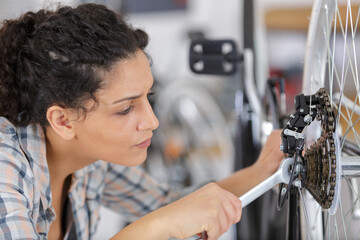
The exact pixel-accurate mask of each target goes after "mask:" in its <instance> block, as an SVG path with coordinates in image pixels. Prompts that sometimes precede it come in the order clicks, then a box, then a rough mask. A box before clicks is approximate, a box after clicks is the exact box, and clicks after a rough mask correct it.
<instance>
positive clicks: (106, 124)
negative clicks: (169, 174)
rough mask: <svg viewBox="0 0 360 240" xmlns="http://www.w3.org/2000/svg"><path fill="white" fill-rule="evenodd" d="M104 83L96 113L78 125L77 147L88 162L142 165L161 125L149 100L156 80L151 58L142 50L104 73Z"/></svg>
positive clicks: (88, 114) (77, 123) (98, 98)
mask: <svg viewBox="0 0 360 240" xmlns="http://www.w3.org/2000/svg"><path fill="white" fill-rule="evenodd" d="M104 82H105V88H103V89H101V90H99V91H98V92H97V93H96V94H95V96H96V98H97V100H98V105H97V107H96V108H95V110H93V111H91V112H89V113H87V115H86V118H85V119H81V120H77V121H75V122H74V126H75V129H76V141H77V144H76V145H77V146H76V147H77V149H78V151H79V152H80V153H81V154H82V155H84V154H85V157H86V158H88V159H94V160H98V159H101V160H104V161H107V162H111V163H117V164H121V165H125V166H135V165H139V164H141V163H142V162H143V161H144V160H145V159H146V156H147V148H148V147H149V145H150V143H151V137H152V135H153V133H152V132H153V130H155V129H156V128H157V127H158V125H159V122H158V120H157V118H156V117H155V115H154V112H153V110H152V108H151V106H150V104H149V101H148V94H149V93H151V87H152V85H153V78H152V74H151V70H150V66H149V62H148V59H147V57H146V56H145V54H144V53H143V52H142V51H140V50H139V51H138V52H137V53H136V54H135V56H134V57H131V58H129V59H126V60H121V61H119V62H117V63H116V64H114V65H113V67H112V68H111V70H110V71H109V72H105V73H104ZM93 104H94V102H93V101H90V102H89V106H92V105H93Z"/></svg>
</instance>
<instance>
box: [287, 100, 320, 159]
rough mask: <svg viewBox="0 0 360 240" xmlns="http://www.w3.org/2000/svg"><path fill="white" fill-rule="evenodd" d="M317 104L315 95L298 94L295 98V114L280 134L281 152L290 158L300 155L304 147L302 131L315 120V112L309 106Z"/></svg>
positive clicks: (314, 109)
mask: <svg viewBox="0 0 360 240" xmlns="http://www.w3.org/2000/svg"><path fill="white" fill-rule="evenodd" d="M310 99H311V100H310ZM318 102H319V99H318V97H317V96H316V95H312V96H305V95H304V94H300V95H297V96H295V109H296V112H295V114H291V115H290V119H289V121H288V122H287V124H286V126H285V128H284V129H283V131H282V133H281V138H282V151H283V152H284V153H287V154H289V155H290V156H292V155H294V154H295V153H299V155H301V152H302V150H303V147H304V136H303V134H302V131H303V130H304V128H305V127H306V126H307V125H309V124H310V123H311V122H312V121H313V120H314V119H315V117H316V113H317V110H316V108H312V107H311V105H316V104H318Z"/></svg>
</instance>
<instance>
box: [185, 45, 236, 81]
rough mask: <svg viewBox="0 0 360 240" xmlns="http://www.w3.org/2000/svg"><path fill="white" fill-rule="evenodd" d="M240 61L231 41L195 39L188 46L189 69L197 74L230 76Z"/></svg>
mask: <svg viewBox="0 0 360 240" xmlns="http://www.w3.org/2000/svg"><path fill="white" fill-rule="evenodd" d="M242 61H243V55H241V54H239V53H238V51H237V46H236V43H235V42H234V41H233V40H228V39H226V40H208V39H196V40H193V41H192V42H191V44H190V53H189V63H190V69H191V71H193V72H194V73H197V74H213V75H232V74H234V73H235V72H236V71H237V64H238V63H239V62H242Z"/></svg>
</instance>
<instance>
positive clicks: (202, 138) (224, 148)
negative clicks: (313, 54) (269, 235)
mask: <svg viewBox="0 0 360 240" xmlns="http://www.w3.org/2000/svg"><path fill="white" fill-rule="evenodd" d="M57 2H60V4H61V5H72V6H75V5H77V4H81V3H89V2H94V3H99V4H104V5H106V6H108V7H110V8H111V9H113V10H115V11H117V12H119V13H121V14H123V15H124V16H126V19H127V20H128V21H129V22H131V23H132V25H134V26H137V27H140V28H142V29H144V30H145V31H146V32H147V33H148V34H149V36H150V44H149V46H148V48H147V49H146V50H147V52H148V53H149V54H150V56H151V57H152V62H153V65H152V70H153V75H154V79H155V81H156V83H155V86H154V90H155V92H156V95H155V96H154V98H153V99H152V101H153V102H152V104H153V107H154V110H155V112H156V114H157V116H158V117H159V120H160V127H159V129H158V130H156V132H155V136H154V140H153V144H152V146H151V148H150V149H149V158H148V160H147V162H146V164H145V166H144V167H145V168H147V170H148V171H149V172H150V174H151V175H153V176H154V177H155V178H156V179H158V180H159V181H161V182H166V183H167V184H170V185H172V187H174V188H182V187H184V186H189V185H193V184H201V183H202V182H206V181H210V180H217V179H221V178H223V177H226V176H227V175H229V174H230V173H231V172H233V171H234V170H235V169H238V168H240V167H241V166H245V165H246V164H245V165H244V164H240V163H237V162H236V161H237V160H238V159H239V157H237V155H239V151H243V153H242V154H243V155H244V153H245V152H248V153H247V154H248V156H250V158H252V159H253V158H256V154H257V151H256V150H258V148H260V147H261V142H262V141H263V138H266V134H269V132H270V131H271V129H272V128H273V125H271V124H270V125H269V126H268V127H266V126H262V127H261V129H263V132H261V133H255V131H256V130H257V129H256V127H254V126H252V135H253V136H258V135H259V136H260V137H259V138H256V137H254V140H253V141H254V142H255V143H258V145H259V147H258V148H256V147H255V149H252V148H244V147H242V148H239V146H238V138H239V134H243V133H244V131H243V132H239V118H242V119H244V118H247V120H249V119H251V117H252V115H251V112H252V111H255V110H254V109H250V110H249V108H246V105H241V103H242V100H241V96H242V95H241V91H239V89H240V90H241V89H242V88H243V87H244V86H243V84H242V83H241V79H242V75H243V69H242V68H241V67H240V68H239V71H237V72H236V73H235V74H233V75H230V76H217V75H206V74H200V75H199V74H194V73H193V72H191V71H190V68H189V46H190V42H191V40H194V39H203V38H206V39H231V40H234V41H235V43H236V44H237V51H238V52H239V53H240V54H242V53H243V50H244V49H245V48H248V47H249V48H253V49H255V51H254V69H255V70H254V76H255V84H256V88H257V91H258V93H259V95H260V96H262V95H264V92H265V88H266V82H267V79H269V77H272V78H275V79H279V78H283V79H284V81H285V89H286V90H285V92H286V93H287V95H288V96H287V98H286V99H287V102H286V108H285V109H283V110H284V112H291V110H292V108H293V96H294V95H295V94H297V93H299V92H300V91H301V77H302V76H301V75H302V67H303V61H304V54H305V45H306V35H307V27H308V23H309V17H310V12H311V6H312V2H313V1H312V0H302V1H287V0H272V1H267V0H254V1H251V0H222V1H220V0H98V1H96V0H94V1H92V0H63V1H57ZM54 6H55V7H56V6H57V3H56V2H55V1H48V0H0V19H1V20H5V19H11V18H15V17H18V16H19V15H20V14H22V13H25V12H26V11H29V10H32V11H36V10H37V9H39V8H42V7H50V8H51V7H54ZM252 14H253V15H252ZM249 32H250V33H253V34H252V35H251V37H250V38H249V37H248V34H249ZM239 99H240V100H239ZM247 134H249V133H247ZM240 138H241V137H240ZM253 145H255V146H256V144H253ZM253 148H254V147H253ZM252 150H254V151H252ZM239 184H241V183H239ZM102 219H103V220H102V221H101V223H100V226H99V230H98V234H97V237H96V239H107V238H109V237H110V236H112V235H113V234H114V233H116V232H117V231H118V230H119V229H120V228H121V226H123V225H124V224H126V220H125V219H122V217H121V216H119V215H117V214H115V213H113V212H112V211H111V210H109V209H102ZM255 222H256V221H255ZM258 222H259V221H258ZM244 224H247V225H246V226H248V225H251V219H250V220H249V219H248V220H246V217H244ZM259 224H260V223H259ZM243 228H245V227H243ZM246 228H247V227H246ZM239 229H241V227H239ZM255 229H258V227H257V226H255ZM244 232H245V233H243V234H245V235H242V236H241V235H240V234H239V233H236V227H234V228H232V229H231V230H230V231H229V232H228V233H226V234H225V235H224V236H223V237H222V238H221V239H223V240H225V239H226V240H232V239H248V238H247V237H249V235H246V234H249V233H246V231H244ZM236 235H238V236H236ZM273 239H276V238H273Z"/></svg>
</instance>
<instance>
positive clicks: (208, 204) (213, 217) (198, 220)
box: [153, 183, 241, 240]
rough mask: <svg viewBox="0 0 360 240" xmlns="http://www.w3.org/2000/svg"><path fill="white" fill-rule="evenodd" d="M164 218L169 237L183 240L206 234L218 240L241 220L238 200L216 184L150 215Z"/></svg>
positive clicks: (209, 237)
mask: <svg viewBox="0 0 360 240" xmlns="http://www.w3.org/2000/svg"><path fill="white" fill-rule="evenodd" d="M153 214H157V216H158V217H159V218H161V219H163V225H162V226H159V227H164V228H166V229H168V230H169V231H170V232H169V234H170V235H169V237H175V238H179V239H184V238H188V237H191V236H193V235H195V234H197V233H201V232H203V231H206V233H207V236H208V238H207V239H208V240H216V239H218V238H219V237H220V236H221V235H222V234H223V233H224V232H226V231H227V230H228V229H229V228H230V226H231V225H232V224H235V223H237V222H238V221H240V217H241V201H240V200H239V199H238V198H237V197H236V196H235V195H233V194H232V193H230V192H228V191H226V190H224V189H222V188H221V187H219V186H218V185H217V184H216V183H209V184H207V185H205V186H204V187H202V188H200V189H198V190H197V191H195V192H193V193H191V194H189V195H187V196H185V197H184V198H181V199H179V200H177V201H175V202H173V203H171V204H169V205H167V206H165V207H162V208H160V209H158V210H156V211H154V212H153Z"/></svg>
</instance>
